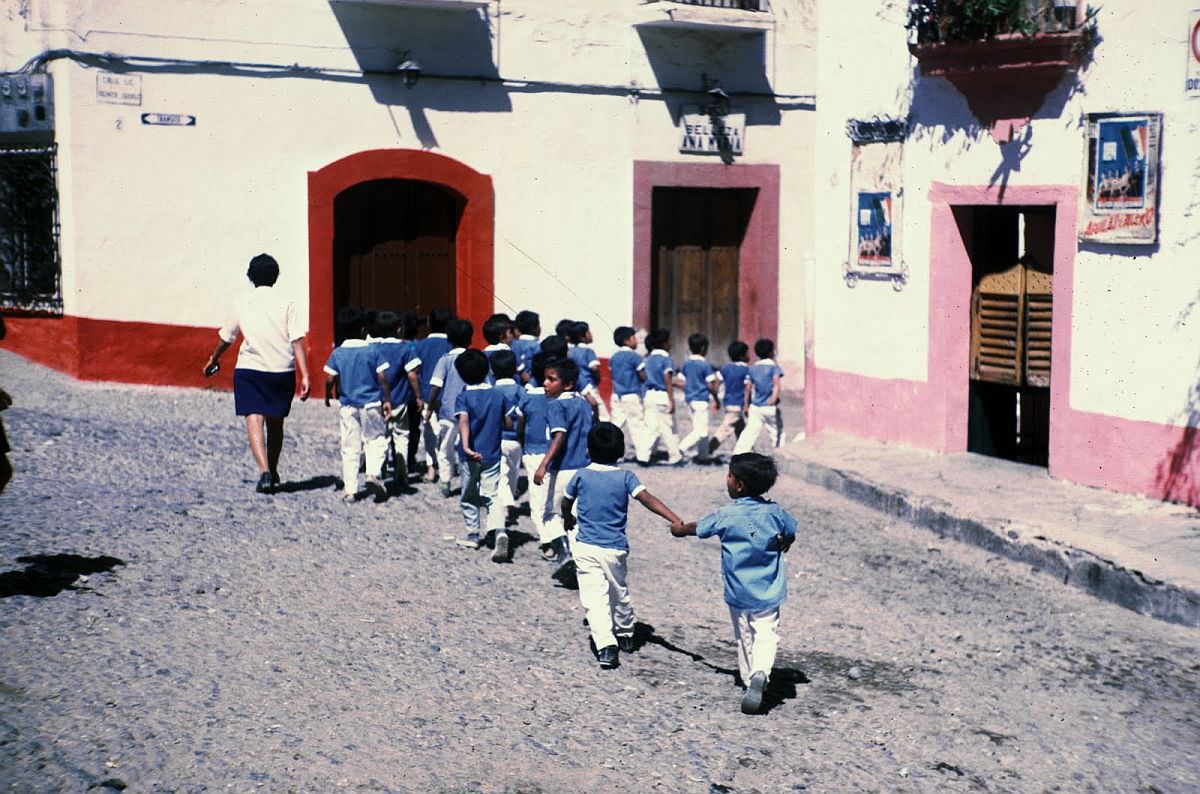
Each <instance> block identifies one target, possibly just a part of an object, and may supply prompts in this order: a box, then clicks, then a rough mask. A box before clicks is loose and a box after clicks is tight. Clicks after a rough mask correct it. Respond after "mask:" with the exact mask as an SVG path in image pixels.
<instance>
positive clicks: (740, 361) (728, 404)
mask: <svg viewBox="0 0 1200 794" xmlns="http://www.w3.org/2000/svg"><path fill="white" fill-rule="evenodd" d="M728 353H729V363H728V364H722V365H721V369H720V370H718V372H717V374H718V375H720V380H721V383H722V384H723V386H724V389H725V393H724V395H723V397H722V402H724V403H725V416H724V418H723V419H722V420H721V426H720V427H718V428H717V432H715V433H713V437H712V439H711V440H710V441H709V442H708V453H709V454H710V455H711V454H712V453H714V452H716V451H717V449H718V448H719V447H720V446H721V445H722V444H724V443H725V440H726V439H727V438H729V437H730V436H733V435H740V434H741V431H742V428H743V427H745V422H744V420H743V416H742V409H743V406H742V403H743V402H745V399H746V375H747V373H749V372H750V348H749V347H748V346H747V345H746V343H745V342H743V341H741V340H736V341H733V342H730V343H729V350H728Z"/></svg>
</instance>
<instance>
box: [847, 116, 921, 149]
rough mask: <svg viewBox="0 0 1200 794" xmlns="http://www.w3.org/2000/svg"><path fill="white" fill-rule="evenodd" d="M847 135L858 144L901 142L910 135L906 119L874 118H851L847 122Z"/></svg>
mask: <svg viewBox="0 0 1200 794" xmlns="http://www.w3.org/2000/svg"><path fill="white" fill-rule="evenodd" d="M846 135H848V136H849V137H850V140H851V141H852V142H853V143H856V144H859V145H861V144H865V143H899V142H901V141H903V140H904V139H905V138H907V137H908V121H907V120H906V119H892V118H878V117H877V118H873V119H850V120H849V121H847V122H846Z"/></svg>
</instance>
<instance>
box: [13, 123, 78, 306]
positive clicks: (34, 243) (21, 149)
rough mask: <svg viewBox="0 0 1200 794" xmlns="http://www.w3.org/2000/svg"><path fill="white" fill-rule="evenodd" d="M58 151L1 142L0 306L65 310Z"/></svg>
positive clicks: (48, 146)
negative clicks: (60, 242) (60, 244)
mask: <svg viewBox="0 0 1200 794" xmlns="http://www.w3.org/2000/svg"><path fill="white" fill-rule="evenodd" d="M56 150H57V147H56V146H55V145H54V144H50V145H45V146H33V145H29V144H4V143H0V308H4V309H7V310H13V311H22V312H34V313H42V314H57V315H61V314H62V310H63V301H62V262H61V259H60V256H59V218H58V185H57V164H56V158H55V154H56Z"/></svg>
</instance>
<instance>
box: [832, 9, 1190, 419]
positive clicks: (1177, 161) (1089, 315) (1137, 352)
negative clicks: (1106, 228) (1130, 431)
mask: <svg viewBox="0 0 1200 794" xmlns="http://www.w3.org/2000/svg"><path fill="white" fill-rule="evenodd" d="M906 5H907V4H906V3H905V2H903V0H886V1H885V2H882V3H881V2H878V0H822V2H821V3H820V4H819V9H820V26H821V27H820V36H819V41H820V47H819V66H818V94H819V96H820V102H819V107H818V121H817V124H818V132H817V135H816V141H817V151H816V162H817V164H818V165H817V170H816V173H815V175H814V184H815V185H816V186H817V191H818V200H817V202H816V204H815V228H816V229H818V230H819V231H818V238H817V241H816V245H817V248H816V257H817V262H816V273H815V274H814V283H815V295H814V300H815V303H816V311H815V316H814V324H815V333H814V349H815V362H816V364H817V366H818V367H822V368H828V369H834V370H840V371H845V372H851V373H856V374H861V375H866V376H871V377H877V378H900V379H911V380H916V381H923V380H925V379H926V377H927V358H928V351H929V347H928V329H927V325H928V316H929V292H928V285H929V247H930V233H931V230H930V211H931V207H930V204H929V201H928V188H929V185H930V184H931V183H933V182H945V183H948V184H954V185H987V184H992V183H998V182H999V181H1000V180H1001V179H1007V182H1008V184H1009V185H1012V186H1017V185H1029V186H1032V185H1070V186H1073V187H1078V186H1080V185H1081V184H1082V182H1083V176H1082V169H1083V163H1084V157H1083V151H1084V149H1083V147H1084V139H1083V127H1082V124H1081V121H1080V120H1081V118H1082V117H1083V116H1084V115H1085V114H1087V113H1095V112H1103V111H1122V112H1136V111H1158V112H1162V113H1163V114H1164V140H1163V145H1162V180H1161V181H1162V187H1161V203H1160V225H1159V230H1160V243H1159V245H1158V246H1155V247H1153V248H1151V247H1132V246H1123V247H1114V246H1093V245H1083V246H1081V247H1080V250H1079V251H1078V253H1077V254H1076V261H1075V283H1074V285H1073V290H1074V303H1073V313H1074V316H1073V328H1072V340H1071V341H1072V361H1071V406H1072V408H1074V409H1077V410H1082V411H1089V412H1095V413H1101V414H1105V415H1110V416H1119V417H1124V418H1128V419H1138V420H1145V421H1150V422H1157V423H1168V422H1178V421H1181V419H1182V417H1183V415H1184V414H1185V413H1186V412H1187V410H1188V409H1189V408H1190V407H1192V406H1191V405H1190V403H1189V394H1190V393H1191V391H1192V389H1193V387H1194V386H1195V384H1196V383H1197V382H1198V379H1200V363H1198V362H1197V353H1196V351H1197V349H1200V315H1198V314H1197V313H1196V311H1195V305H1196V303H1197V301H1198V300H1200V271H1198V270H1197V268H1196V267H1195V263H1196V261H1197V260H1198V259H1200V232H1197V218H1196V215H1197V212H1198V211H1200V194H1198V193H1197V191H1196V189H1195V183H1196V178H1197V176H1200V144H1198V143H1197V141H1198V140H1200V138H1198V136H1197V133H1198V132H1200V99H1188V98H1186V97H1185V96H1184V93H1183V82H1184V64H1185V55H1186V50H1185V46H1186V38H1187V37H1186V31H1187V12H1188V9H1189V7H1191V6H1193V5H1195V4H1194V3H1191V2H1185V1H1184V0H1162V1H1161V2H1155V3H1145V2H1143V1H1142V0H1109V1H1108V2H1105V3H1103V4H1102V5H1103V8H1102V10H1101V12H1100V16H1099V19H1098V24H1099V32H1100V35H1101V37H1102V41H1101V43H1100V45H1099V46H1098V48H1097V49H1096V50H1095V60H1094V63H1092V64H1091V66H1090V67H1089V68H1088V69H1086V70H1084V71H1083V72H1081V74H1080V86H1079V90H1076V91H1072V90H1071V86H1070V85H1069V83H1068V82H1064V83H1063V84H1060V86H1059V88H1058V89H1057V91H1056V92H1055V93H1053V94H1052V95H1051V96H1050V97H1049V98H1048V100H1047V102H1046V104H1045V105H1044V106H1043V108H1042V109H1041V110H1040V111H1039V113H1038V114H1036V115H1035V118H1034V119H1033V121H1032V124H1031V125H1030V127H1031V129H1030V132H1029V133H1028V135H1029V137H1028V138H1027V139H1026V141H1025V148H1026V151H1024V153H1023V154H1022V156H1021V157H1019V158H1018V157H1016V152H1017V149H1018V148H1019V147H1020V146H1021V145H1022V144H1017V143H1014V144H1011V145H1009V146H1006V147H1003V148H1002V147H1000V146H998V145H997V144H996V143H994V142H993V141H992V140H991V138H990V136H989V135H988V134H987V132H986V131H985V130H979V129H977V126H978V125H977V124H976V123H975V121H974V118H973V117H972V116H971V115H970V111H969V109H968V108H967V106H966V102H965V100H964V99H963V98H962V97H961V95H959V94H958V92H957V90H956V89H954V88H953V87H952V86H951V85H950V84H949V83H947V82H945V81H944V80H940V79H929V78H922V79H921V80H919V81H917V82H916V83H915V86H914V84H913V81H912V79H911V78H912V77H913V76H914V74H915V71H914V70H915V69H916V62H915V59H912V58H911V57H910V56H909V54H908V51H907V46H906V44H907V40H906V31H905V30H904V27H903V26H904V22H905V16H906V13H905V7H906ZM910 111H911V120H912V121H913V122H914V132H913V135H912V137H911V138H910V139H909V141H908V142H907V144H906V146H905V164H904V189H905V200H904V227H903V241H902V245H903V258H904V260H905V261H906V263H907V264H908V266H909V269H910V276H909V284H908V286H907V287H906V288H905V289H904V290H903V291H902V292H899V293H897V292H894V291H893V290H892V289H891V287H890V286H889V285H888V284H887V283H871V282H861V281H860V282H859V284H858V286H857V288H856V289H853V290H850V289H847V288H846V287H845V286H844V284H843V283H842V280H841V267H842V263H843V262H844V261H845V259H846V256H847V248H848V242H847V241H848V239H849V234H850V226H849V224H850V220H851V214H850V212H849V202H850V197H849V187H848V185H847V178H848V174H849V151H850V145H849V141H848V139H847V138H846V135H845V133H844V126H845V122H846V120H847V119H849V118H871V117H872V116H875V115H881V116H884V115H886V116H893V117H900V118H904V117H905V116H907V115H909V113H910ZM1006 158H1007V162H1008V164H1009V167H1007V168H1006V167H1004V165H1005V162H1006ZM822 192H824V193H825V194H826V195H828V196H829V197H830V200H829V201H828V202H823V201H821V200H820V195H821V193H822Z"/></svg>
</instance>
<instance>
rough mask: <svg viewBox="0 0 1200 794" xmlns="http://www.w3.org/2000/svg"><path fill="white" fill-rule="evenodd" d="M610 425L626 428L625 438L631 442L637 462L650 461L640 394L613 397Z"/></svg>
mask: <svg viewBox="0 0 1200 794" xmlns="http://www.w3.org/2000/svg"><path fill="white" fill-rule="evenodd" d="M612 423H613V424H614V425H616V426H617V427H621V426H625V427H627V428H628V429H627V430H626V432H627V433H628V435H627V436H626V438H627V439H629V440H630V441H632V442H633V453H634V455H636V456H637V459H638V460H649V459H650V450H649V449H647V448H646V414H645V410H644V409H643V408H642V397H641V395H640V394H622V395H621V396H619V397H618V396H617V395H616V394H614V395H613V399H612Z"/></svg>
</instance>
